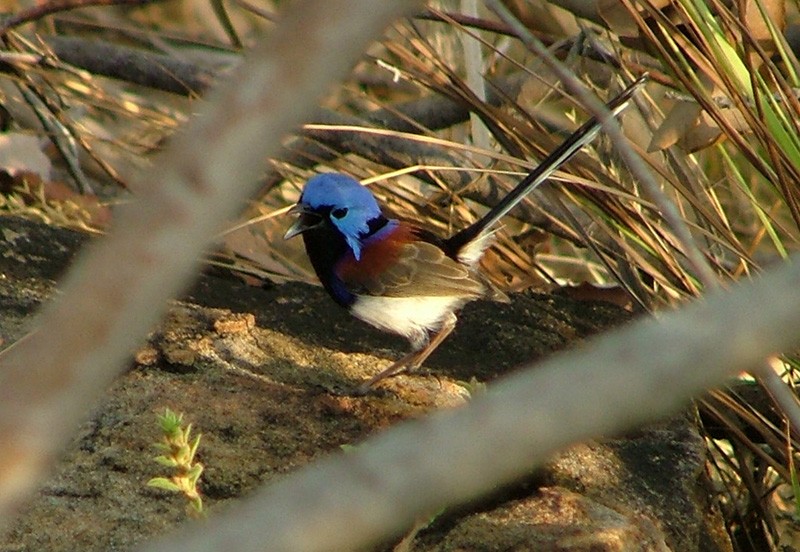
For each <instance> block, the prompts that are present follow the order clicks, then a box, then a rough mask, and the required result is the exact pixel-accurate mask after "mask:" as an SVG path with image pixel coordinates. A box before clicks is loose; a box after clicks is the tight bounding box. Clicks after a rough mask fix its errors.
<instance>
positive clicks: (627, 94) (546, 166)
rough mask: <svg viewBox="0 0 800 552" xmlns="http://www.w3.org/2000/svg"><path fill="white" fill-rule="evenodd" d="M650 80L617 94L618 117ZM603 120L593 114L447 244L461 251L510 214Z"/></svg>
mask: <svg viewBox="0 0 800 552" xmlns="http://www.w3.org/2000/svg"><path fill="white" fill-rule="evenodd" d="M646 81H647V74H645V75H642V76H641V77H639V78H638V79H636V80H635V81H634V82H633V83H632V84H630V85H629V86H628V87H627V88H626V89H625V90H623V91H622V92H620V93H619V95H617V96H615V97H614V98H613V99H612V100H611V101H609V102H608V103H607V104H606V107H607V108H608V110H609V111H611V113H612V114H613V115H614V116H616V115H618V114H619V113H621V112H622V111H623V110H624V109H625V108H626V107H627V106H628V103H629V102H630V100H631V98H632V97H633V94H634V93H635V92H636V91H637V90H638V89H639V88H640V87H641V86H642V85H643V84H644V83H645V82H646ZM601 126H602V125H601V123H600V121H598V120H597V118H596V117H592V118H591V119H589V120H588V121H586V122H585V123H584V124H583V125H581V127H580V128H579V129H578V130H576V131H575V132H573V133H572V134H571V135H570V136H569V138H567V139H566V140H564V142H562V143H561V145H559V146H558V147H557V148H556V149H555V150H553V152H552V153H551V154H550V155H548V156H547V157H546V158H545V159H544V160H543V161H542V162H541V163H539V165H537V167H536V168H535V169H533V170H532V171H531V172H530V173H528V176H526V177H525V178H524V179H522V181H521V182H520V183H519V184H517V186H516V187H515V188H514V189H513V190H511V192H509V193H508V195H507V196H506V197H504V198H503V199H502V200H501V201H500V203H498V204H497V205H495V206H494V207H493V208H492V209H491V210H490V211H489V212H488V213H486V214H485V215H484V216H483V218H481V219H480V220H479V221H477V222H475V223H473V224H471V225H469V226H468V227H466V228H465V229H463V230H461V231H460V232H458V233H456V234H454V235H453V236H451V237H450V238H448V239H447V245H448V246H449V247H450V248H452V250H453V251H458V250H459V249H460V248H461V247H463V246H464V245H466V244H468V243H469V242H471V241H472V240H474V239H475V238H477V237H478V236H480V235H481V234H482V233H483V232H485V231H486V230H488V229H489V228H490V227H491V226H493V225H494V224H495V223H496V222H497V221H499V220H500V219H501V218H503V217H504V216H505V215H506V214H508V212H509V211H511V209H513V208H514V207H515V206H516V205H517V203H519V202H520V201H521V200H522V198H524V197H525V196H526V195H528V194H529V193H530V192H532V191H533V189H534V188H536V187H537V186H538V185H539V184H541V183H542V182H544V181H545V180H547V179H548V178H549V177H550V175H551V174H553V172H554V171H555V170H556V169H558V168H559V167H560V166H561V165H562V164H563V163H564V162H565V161H567V160H568V159H569V158H570V157H572V156H573V155H575V153H576V152H577V151H578V150H580V149H581V148H582V147H583V146H585V145H586V144H588V143H589V142H591V141H592V140H593V139H594V137H595V136H597V133H598V132H600V128H601Z"/></svg>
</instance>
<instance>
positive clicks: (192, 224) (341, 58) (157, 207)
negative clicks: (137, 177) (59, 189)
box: [0, 0, 416, 524]
mask: <svg viewBox="0 0 800 552" xmlns="http://www.w3.org/2000/svg"><path fill="white" fill-rule="evenodd" d="M415 5H416V3H415V2H411V1H406V2H403V3H398V2H393V3H377V4H376V3H374V2H371V1H369V0H327V1H324V2H322V1H312V0H298V1H297V2H293V3H291V4H290V6H289V8H288V12H287V17H285V18H284V19H283V20H282V21H281V22H280V23H279V24H278V25H276V27H275V29H274V31H273V32H272V33H271V34H270V35H269V37H268V39H267V40H265V41H263V42H262V43H261V44H260V45H259V46H258V47H257V48H255V49H254V51H252V52H251V55H250V56H249V58H248V60H247V62H245V63H244V65H243V66H242V67H240V68H239V70H238V71H236V72H235V73H234V74H232V75H231V76H230V77H229V78H228V79H227V82H226V83H225V86H223V87H221V88H220V89H218V90H215V91H214V92H212V93H211V94H209V97H208V99H209V103H208V105H206V106H204V109H202V111H203V114H202V115H201V116H199V117H197V118H196V119H195V120H194V121H193V122H192V123H191V124H189V125H188V128H186V129H185V131H184V132H183V133H181V134H180V135H179V136H177V137H176V139H175V141H174V143H173V147H172V148H171V149H170V150H169V152H168V154H166V155H164V157H162V158H161V160H160V163H158V164H157V167H156V168H155V169H154V170H152V171H150V172H149V173H148V174H145V175H143V176H142V182H146V183H150V184H149V186H143V189H145V190H146V191H145V192H143V193H142V194H141V195H140V196H139V200H138V201H137V202H135V203H132V204H130V205H127V206H125V207H123V208H121V209H120V210H119V212H118V216H117V218H116V221H115V222H116V224H115V226H114V227H113V229H112V231H111V232H110V236H109V237H108V238H104V239H101V240H98V242H96V243H94V244H93V245H92V247H90V248H89V250H88V251H87V252H86V253H85V254H84V255H83V257H82V258H81V259H79V261H78V262H77V263H76V265H75V266H74V268H73V270H72V271H71V272H70V274H69V276H68V277H67V279H66V281H65V282H64V285H63V286H62V289H63V295H62V297H61V298H60V299H59V300H58V301H56V302H54V303H53V304H51V305H49V306H48V307H47V308H46V309H45V311H44V313H43V314H42V315H41V317H40V318H39V320H38V327H37V330H36V331H35V332H33V333H32V334H30V335H29V336H28V337H27V338H26V339H25V340H22V341H21V342H19V343H17V344H15V346H14V347H12V348H10V349H8V350H6V351H5V352H4V354H3V356H2V358H1V359H0V442H2V443H3V446H2V447H0V523H4V524H7V523H8V521H9V519H10V518H11V516H12V515H13V514H14V513H15V512H16V511H17V510H18V508H19V507H20V505H21V503H22V502H23V501H24V499H25V498H26V496H27V495H29V494H30V493H31V492H32V491H33V489H34V488H35V486H36V484H37V482H38V481H39V479H40V478H41V477H43V476H44V475H45V473H46V471H47V470H48V469H49V468H50V466H51V465H52V463H53V461H54V459H55V457H56V454H57V453H58V452H59V451H60V450H61V449H62V447H63V446H64V445H65V444H66V442H67V441H68V440H69V438H70V437H71V436H72V434H73V432H74V431H75V429H76V428H77V425H78V423H79V422H80V421H81V419H82V417H83V416H85V415H86V413H87V409H88V408H89V406H91V405H92V404H93V402H94V400H95V399H96V398H97V397H98V396H99V395H100V393H101V392H102V391H103V390H104V389H105V386H106V385H107V384H108V383H109V382H110V381H111V379H112V378H113V377H114V375H115V374H116V373H117V372H118V371H119V370H120V369H121V368H122V366H123V363H124V361H125V360H126V358H127V356H128V355H129V354H130V351H131V350H132V349H133V347H134V346H135V345H136V344H137V342H138V341H139V340H140V339H141V338H142V337H143V336H144V334H145V332H146V331H147V330H148V329H150V328H151V327H152V325H153V324H154V323H155V322H156V321H157V320H158V318H159V316H160V315H161V313H162V312H163V311H164V309H165V307H166V301H167V300H168V299H169V298H170V297H172V296H174V295H175V294H176V293H177V292H178V291H179V290H180V289H181V288H182V287H183V286H184V285H186V283H187V281H188V279H189V277H190V276H191V274H192V271H193V270H194V269H195V267H196V265H197V258H198V256H199V253H200V252H201V251H202V249H203V248H204V247H205V245H206V243H207V241H208V240H209V239H210V237H211V236H213V235H215V233H216V232H218V231H219V230H220V229H221V227H222V226H223V224H224V222H225V221H227V220H229V219H230V217H232V216H233V215H234V214H235V213H236V211H237V209H239V208H240V205H241V203H242V201H243V200H244V198H245V197H246V195H247V193H248V192H249V191H252V189H253V188H254V184H255V182H256V177H257V175H258V173H259V171H260V170H261V169H262V163H261V160H262V159H263V156H264V154H267V155H274V154H275V153H276V152H277V151H278V148H279V145H280V140H281V139H282V138H283V137H284V136H285V135H286V134H287V133H289V132H290V131H291V130H293V129H294V128H296V127H297V126H298V125H299V124H300V123H301V122H302V121H303V120H304V119H305V118H306V117H307V116H308V114H309V113H311V111H312V108H313V106H314V104H315V102H316V101H317V100H318V98H319V97H320V96H321V95H322V94H323V93H324V92H325V91H326V89H327V87H328V86H329V85H330V82H331V81H332V80H333V79H334V78H340V77H341V76H342V75H344V74H345V72H346V71H347V70H348V69H349V68H350V67H351V66H352V64H353V62H354V61H355V60H356V59H357V58H358V56H359V55H361V53H362V52H363V51H364V49H365V48H366V46H367V44H368V42H369V41H370V40H372V39H374V38H375V37H376V36H377V34H378V33H379V32H380V31H382V30H383V29H384V27H385V26H386V25H388V24H389V23H390V22H391V21H392V20H393V19H394V18H395V17H397V16H399V15H401V13H402V12H403V10H409V9H412V8H413V7H414V6H415Z"/></svg>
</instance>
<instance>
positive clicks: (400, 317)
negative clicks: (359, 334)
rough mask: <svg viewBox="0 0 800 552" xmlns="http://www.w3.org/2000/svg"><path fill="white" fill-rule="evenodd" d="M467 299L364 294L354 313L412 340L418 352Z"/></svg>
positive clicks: (370, 322) (357, 302) (360, 297)
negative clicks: (429, 333) (432, 332)
mask: <svg viewBox="0 0 800 552" xmlns="http://www.w3.org/2000/svg"><path fill="white" fill-rule="evenodd" d="M467 301H468V299H467V298H464V297H452V296H450V297H377V296H372V295H360V296H359V297H358V299H356V302H355V303H353V306H352V307H351V311H350V312H352V313H353V314H354V315H355V316H356V317H358V318H360V319H361V320H363V321H364V322H367V323H368V324H372V325H373V326H375V327H376V328H380V329H382V330H386V331H388V332H393V333H396V334H400V335H402V336H404V337H406V338H407V339H408V340H409V341H411V346H412V347H413V348H414V349H419V348H421V347H422V346H424V345H425V343H427V340H428V332H431V331H436V330H438V329H439V328H440V327H441V325H442V322H444V320H445V319H446V318H447V317H448V316H449V315H450V313H452V312H453V311H454V310H457V309H458V308H459V307H460V306H461V305H463V304H464V303H465V302H467Z"/></svg>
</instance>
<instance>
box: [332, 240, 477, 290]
mask: <svg viewBox="0 0 800 552" xmlns="http://www.w3.org/2000/svg"><path fill="white" fill-rule="evenodd" d="M411 232H414V229H413V228H412V229H410V230H409V233H411ZM409 237H410V235H409V236H405V235H403V234H402V233H397V234H396V235H394V236H392V237H391V238H390V239H383V240H380V241H376V242H374V243H370V244H366V245H365V247H364V248H363V250H362V252H361V259H360V260H358V261H356V260H355V259H354V258H352V257H349V258H347V259H345V261H343V262H342V263H340V264H339V266H338V267H337V271H336V272H337V275H338V276H339V278H341V280H342V281H343V282H344V283H345V285H346V286H347V287H348V289H349V290H350V291H352V292H353V293H357V294H360V295H381V296H385V297H413V296H428V297H447V296H456V297H459V296H460V297H480V296H482V295H483V294H484V293H485V290H486V286H485V285H484V284H483V283H482V282H481V281H480V279H479V278H478V277H477V276H476V275H475V274H474V273H473V272H472V271H471V270H470V269H469V268H468V267H466V266H464V265H463V264H461V263H459V262H458V261H455V260H453V259H451V258H450V257H448V256H447V255H446V254H445V253H444V251H442V250H441V249H440V248H439V247H438V246H436V245H435V244H433V243H429V242H426V241H418V240H410V239H409Z"/></svg>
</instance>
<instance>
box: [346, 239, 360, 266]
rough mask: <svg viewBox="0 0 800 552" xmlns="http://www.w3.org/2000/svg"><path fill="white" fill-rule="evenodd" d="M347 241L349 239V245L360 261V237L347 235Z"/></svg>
mask: <svg viewBox="0 0 800 552" xmlns="http://www.w3.org/2000/svg"><path fill="white" fill-rule="evenodd" d="M345 241H347V245H348V246H349V247H350V251H352V252H353V257H355V258H356V260H357V261H360V260H361V242H360V241H359V240H358V238H354V237H352V236H345Z"/></svg>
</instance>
